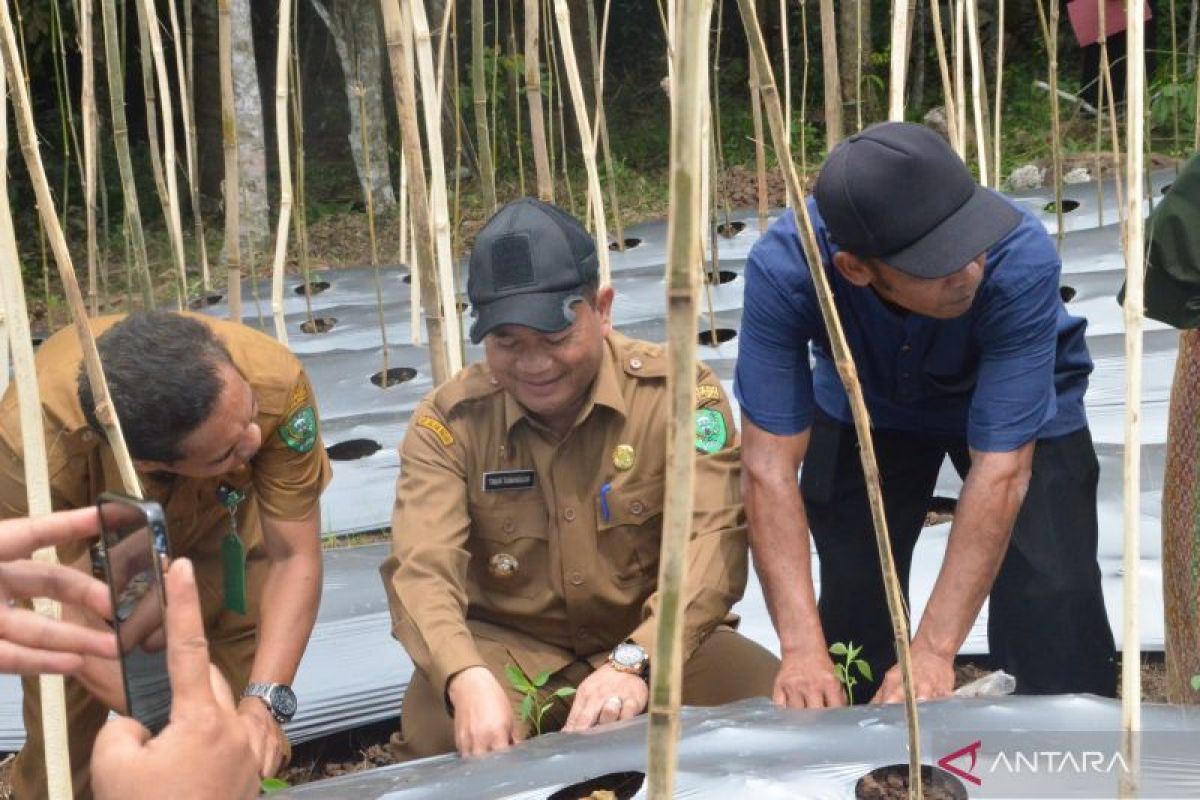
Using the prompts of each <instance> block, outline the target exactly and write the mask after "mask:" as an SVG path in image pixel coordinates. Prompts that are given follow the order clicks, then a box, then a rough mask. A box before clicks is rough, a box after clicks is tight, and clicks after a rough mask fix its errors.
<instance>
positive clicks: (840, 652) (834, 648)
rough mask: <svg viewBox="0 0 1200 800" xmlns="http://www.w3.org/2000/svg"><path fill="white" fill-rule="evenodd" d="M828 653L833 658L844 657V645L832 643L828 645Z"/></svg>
mask: <svg viewBox="0 0 1200 800" xmlns="http://www.w3.org/2000/svg"><path fill="white" fill-rule="evenodd" d="M829 652H830V653H831V654H832V655H835V656H844V655H846V645H844V644H843V643H841V642H834V643H833V644H831V645H829Z"/></svg>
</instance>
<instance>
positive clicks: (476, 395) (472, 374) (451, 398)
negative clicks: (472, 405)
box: [429, 363, 501, 414]
mask: <svg viewBox="0 0 1200 800" xmlns="http://www.w3.org/2000/svg"><path fill="white" fill-rule="evenodd" d="M499 391H501V389H500V384H499V383H498V382H497V381H496V380H495V378H493V377H492V373H491V370H489V369H488V368H487V365H486V364H483V363H479V364H472V365H471V366H469V367H466V368H464V369H463V370H462V371H461V372H459V373H458V374H457V375H455V376H454V377H453V378H451V379H450V380H448V381H446V382H445V383H443V384H442V385H441V386H439V387H438V388H436V389H434V390H433V392H432V393H431V394H430V396H429V399H430V402H432V403H433V405H434V407H436V408H437V410H438V411H440V412H441V413H442V414H450V413H451V412H452V411H454V409H455V408H456V407H458V406H459V405H461V404H463V403H466V402H468V401H470V400H478V399H480V398H483V397H487V396H489V395H493V394H496V393H497V392H499Z"/></svg>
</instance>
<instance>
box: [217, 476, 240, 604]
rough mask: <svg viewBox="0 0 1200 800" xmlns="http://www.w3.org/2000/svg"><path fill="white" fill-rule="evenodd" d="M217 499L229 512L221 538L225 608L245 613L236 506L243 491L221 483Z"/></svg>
mask: <svg viewBox="0 0 1200 800" xmlns="http://www.w3.org/2000/svg"><path fill="white" fill-rule="evenodd" d="M217 499H218V500H219V501H220V503H221V505H222V506H224V507H225V510H226V511H227V512H228V513H229V533H227V534H225V538H223V539H222V540H221V570H222V583H223V588H224V596H225V608H226V610H228V611H233V612H234V613H237V614H245V613H246V548H245V546H244V545H243V544H242V538H241V537H240V536H238V530H237V516H236V514H237V507H238V505H239V504H240V503H241V502H242V501H243V500H245V499H246V495H245V493H244V492H240V491H238V490H237V489H233V488H230V487H228V486H225V485H222V486H220V487H219V488H218V489H217Z"/></svg>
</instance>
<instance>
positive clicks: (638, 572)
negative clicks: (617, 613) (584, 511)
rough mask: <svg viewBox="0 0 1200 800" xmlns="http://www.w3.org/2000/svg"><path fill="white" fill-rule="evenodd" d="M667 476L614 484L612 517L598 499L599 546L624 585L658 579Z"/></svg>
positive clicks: (609, 499)
mask: <svg viewBox="0 0 1200 800" xmlns="http://www.w3.org/2000/svg"><path fill="white" fill-rule="evenodd" d="M665 485H666V482H665V480H664V479H663V478H658V479H656V480H650V481H643V482H640V483H635V484H629V485H625V486H618V487H614V488H613V489H612V491H610V492H609V493H608V519H605V515H604V509H603V508H602V506H601V504H600V502H599V501H598V500H597V503H596V548H597V550H598V551H599V553H600V557H601V558H602V559H603V560H604V562H605V563H606V564H607V565H608V567H609V569H610V570H612V573H613V575H614V577H615V578H616V580H617V582H618V583H620V584H622V585H630V584H637V583H645V582H650V581H654V580H657V579H658V556H659V549H660V547H661V545H662V513H663V490H664V488H665Z"/></svg>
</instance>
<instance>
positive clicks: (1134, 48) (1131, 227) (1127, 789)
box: [1118, 0, 1146, 798]
mask: <svg viewBox="0 0 1200 800" xmlns="http://www.w3.org/2000/svg"><path fill="white" fill-rule="evenodd" d="M1125 8H1126V22H1125V25H1126V28H1125V37H1126V38H1125V43H1126V45H1125V47H1126V49H1125V53H1126V64H1125V70H1126V72H1125V75H1126V78H1127V80H1128V84H1127V88H1126V92H1125V122H1126V127H1127V132H1126V135H1125V158H1126V164H1125V168H1126V173H1125V180H1126V182H1127V186H1126V202H1127V206H1126V213H1125V231H1126V233H1125V307H1124V309H1125V315H1124V316H1125V457H1124V467H1125V469H1124V473H1125V482H1124V486H1123V488H1124V492H1123V497H1124V505H1125V514H1124V531H1125V540H1124V553H1125V560H1124V569H1125V577H1124V584H1125V606H1124V617H1125V624H1124V636H1123V647H1122V652H1121V733H1122V736H1121V740H1122V742H1121V750H1122V753H1123V754H1124V756H1125V764H1126V765H1127V766H1128V770H1127V771H1126V770H1122V771H1121V773H1120V777H1119V782H1118V791H1119V793H1120V796H1121V797H1123V798H1125V797H1137V795H1138V792H1139V790H1140V785H1141V742H1140V740H1139V738H1138V736H1139V733H1140V731H1141V729H1142V679H1141V666H1142V659H1141V652H1142V648H1141V630H1140V627H1139V622H1140V620H1139V617H1140V609H1139V594H1140V589H1141V586H1140V582H1141V555H1140V548H1141V541H1140V535H1141V468H1142V465H1141V408H1142V319H1143V307H1142V280H1143V274H1144V272H1145V257H1146V250H1145V222H1144V220H1143V218H1142V204H1143V202H1144V200H1145V195H1144V190H1143V184H1142V169H1143V158H1144V150H1143V147H1144V144H1145V133H1146V128H1145V122H1146V121H1145V113H1146V105H1145V100H1146V94H1145V90H1146V84H1145V71H1146V58H1145V21H1144V20H1143V18H1142V3H1141V2H1140V1H1137V2H1135V0H1129V2H1127V3H1126V7H1125Z"/></svg>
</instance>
